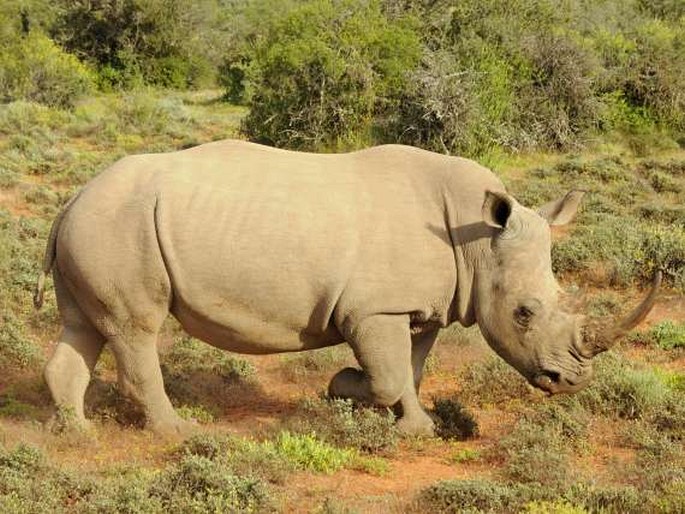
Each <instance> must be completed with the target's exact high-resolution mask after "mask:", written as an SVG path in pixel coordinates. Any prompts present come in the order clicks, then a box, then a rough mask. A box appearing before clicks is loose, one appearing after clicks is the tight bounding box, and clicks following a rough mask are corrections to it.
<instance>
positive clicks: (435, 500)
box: [415, 480, 551, 513]
mask: <svg viewBox="0 0 685 514" xmlns="http://www.w3.org/2000/svg"><path fill="white" fill-rule="evenodd" d="M549 496H551V494H550V492H549V491H545V490H543V489H541V488H537V487H531V486H528V485H522V484H511V485H507V484H501V483H498V482H493V481H490V480H444V481H441V482H438V483H436V484H434V485H432V486H430V487H428V488H426V489H424V490H423V491H421V493H420V494H419V496H418V498H417V499H416V501H415V511H416V512H454V513H458V512H459V513H461V512H468V513H478V512H517V510H518V509H520V508H522V507H523V506H524V505H525V504H527V503H530V502H532V501H540V500H545V499H549Z"/></svg>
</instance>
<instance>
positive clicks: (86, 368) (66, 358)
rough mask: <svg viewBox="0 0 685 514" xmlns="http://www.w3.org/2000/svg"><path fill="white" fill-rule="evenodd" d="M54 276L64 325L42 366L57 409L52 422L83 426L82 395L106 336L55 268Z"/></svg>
mask: <svg viewBox="0 0 685 514" xmlns="http://www.w3.org/2000/svg"><path fill="white" fill-rule="evenodd" d="M54 279H55V293H56V296H57V303H58V304H59V309H60V314H61V317H62V323H63V329H62V333H61V334H60V337H59V342H58V344H57V347H56V348H55V351H54V353H53V354H52V356H51V357H50V359H49V360H48V363H47V365H46V366H45V370H44V377H45V381H46V383H47V385H48V388H49V389H50V393H51V395H52V398H53V400H54V402H55V405H56V406H57V409H58V412H57V414H56V416H55V419H54V420H53V421H54V423H53V425H55V426H60V428H62V427H63V425H64V424H65V423H66V424H68V425H73V427H74V428H80V429H85V428H89V424H88V422H87V421H86V417H85V415H84V411H83V398H84V396H85V393H86V388H87V387H88V383H89V382H90V374H91V372H92V371H93V368H94V367H95V364H96V363H97V360H98V357H99V356H100V353H101V352H102V347H103V345H104V340H105V339H104V337H103V336H102V335H101V334H100V332H98V331H97V329H96V328H95V327H94V326H93V325H92V324H91V323H90V321H89V320H88V318H87V317H86V316H85V315H84V314H83V312H82V311H81V309H80V308H79V306H78V304H77V303H76V300H75V299H74V297H73V296H72V294H71V293H70V292H69V290H68V289H67V287H66V286H65V284H64V281H63V280H62V276H61V275H60V273H59V271H57V270H56V271H55V272H54Z"/></svg>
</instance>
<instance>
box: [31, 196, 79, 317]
mask: <svg viewBox="0 0 685 514" xmlns="http://www.w3.org/2000/svg"><path fill="white" fill-rule="evenodd" d="M79 194H80V193H77V194H76V195H74V196H73V197H72V198H71V199H70V200H69V201H68V202H67V204H66V205H65V206H64V208H63V209H62V211H61V212H60V213H59V214H58V215H57V217H56V218H55V221H53V222H52V227H51V228H50V235H49V236H48V244H47V246H46V248H45V256H44V257H43V267H42V270H41V272H40V275H38V281H37V282H36V288H35V290H34V292H33V306H34V307H35V308H36V309H40V308H41V307H42V306H43V298H44V296H45V278H46V277H47V276H48V274H49V273H50V271H51V270H52V265H53V264H54V262H55V255H56V253H57V234H58V232H59V226H60V225H61V223H62V220H63V219H64V215H65V214H66V213H67V211H68V210H69V208H70V207H71V206H72V204H73V203H74V202H75V201H76V199H77V198H78V196H79Z"/></svg>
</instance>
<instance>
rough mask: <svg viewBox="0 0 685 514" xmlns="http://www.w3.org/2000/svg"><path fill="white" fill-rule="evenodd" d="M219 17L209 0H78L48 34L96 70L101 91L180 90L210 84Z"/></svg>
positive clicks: (67, 8) (62, 14)
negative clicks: (148, 86)
mask: <svg viewBox="0 0 685 514" xmlns="http://www.w3.org/2000/svg"><path fill="white" fill-rule="evenodd" d="M218 18H219V17H218V16H217V13H216V3H215V2H212V1H210V0H203V1H200V2H197V1H188V0H181V1H176V2H165V1H163V0H151V1H150V0H148V1H146V2H140V1H137V0H123V1H120V2H109V1H104V0H98V1H95V2H92V1H81V0H78V1H74V2H69V3H68V5H66V6H65V8H64V9H62V10H61V12H60V15H59V16H58V19H57V20H56V23H55V25H54V27H53V29H52V32H53V33H54V36H55V38H56V40H57V41H58V42H59V43H60V44H61V45H62V46H64V47H65V48H66V49H67V50H68V51H69V52H71V53H74V54H76V55H79V56H80V57H82V58H84V59H85V60H86V61H88V62H90V63H92V64H93V65H94V66H95V67H97V68H98V71H99V73H98V79H99V82H100V87H103V88H105V89H106V88H108V87H115V88H131V87H133V86H136V85H139V84H142V83H148V84H155V85H158V86H162V87H176V88H182V89H185V88H187V87H202V86H206V85H208V84H211V83H212V82H213V79H214V74H215V68H216V64H217V61H216V57H217V56H216V55H212V50H211V48H217V49H218V48H221V43H220V39H218V38H219V36H220V34H219V31H218V30H217V29H218V27H217V21H216V20H217V19H218ZM212 63H214V64H212Z"/></svg>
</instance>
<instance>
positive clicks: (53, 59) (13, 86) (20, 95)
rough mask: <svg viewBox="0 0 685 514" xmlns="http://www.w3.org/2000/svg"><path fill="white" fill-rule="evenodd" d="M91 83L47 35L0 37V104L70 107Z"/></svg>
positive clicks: (82, 69) (81, 67)
mask: <svg viewBox="0 0 685 514" xmlns="http://www.w3.org/2000/svg"><path fill="white" fill-rule="evenodd" d="M93 84H94V83H93V77H92V74H91V72H90V71H89V70H88V69H87V68H86V66H84V65H83V64H82V63H81V62H79V61H78V59H77V58H76V57H74V56H73V55H70V54H68V53H65V52H64V51H63V50H61V49H60V48H59V47H58V46H57V45H56V44H55V43H54V42H53V41H52V40H51V39H50V38H48V37H47V36H45V35H43V34H41V33H38V32H35V33H34V32H32V33H30V34H27V35H23V36H20V35H18V34H5V35H3V34H0V101H2V102H9V101H13V100H19V99H22V100H30V101H35V102H39V103H43V104H47V105H53V106H58V107H70V106H72V105H73V104H74V102H75V101H76V100H77V99H78V98H80V97H81V96H83V95H84V94H86V93H87V92H89V91H91V90H92V89H93Z"/></svg>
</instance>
